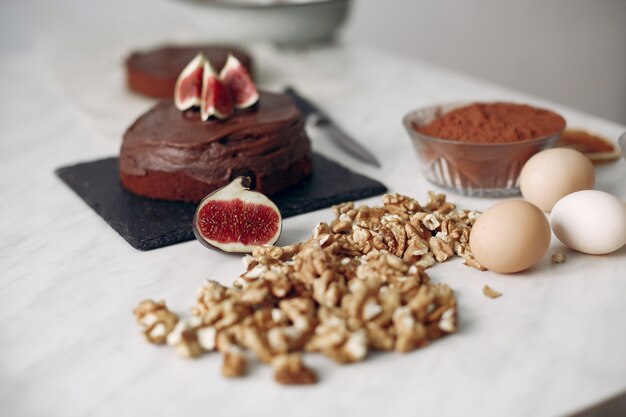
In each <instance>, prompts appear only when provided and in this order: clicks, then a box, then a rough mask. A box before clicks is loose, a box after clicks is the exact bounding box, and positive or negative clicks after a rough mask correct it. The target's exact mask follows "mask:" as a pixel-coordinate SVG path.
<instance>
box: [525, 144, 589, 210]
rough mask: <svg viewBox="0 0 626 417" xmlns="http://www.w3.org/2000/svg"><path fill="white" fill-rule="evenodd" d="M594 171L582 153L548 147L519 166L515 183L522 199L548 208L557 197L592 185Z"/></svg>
mask: <svg viewBox="0 0 626 417" xmlns="http://www.w3.org/2000/svg"><path fill="white" fill-rule="evenodd" d="M595 180H596V171H595V169H594V168H593V164H592V163H591V161H590V160H589V158H587V157H586V156H585V155H583V154H582V153H580V152H578V151H575V150H573V149H566V148H555V149H548V150H545V151H542V152H539V153H537V154H535V155H533V156H532V157H531V158H530V159H529V160H528V161H527V162H526V163H525V164H524V167H523V168H522V171H521V172H520V175H519V186H520V191H521V192H522V195H523V196H524V198H525V199H526V200H528V201H529V202H531V203H533V204H534V205H536V206H537V207H539V208H540V209H541V210H543V211H551V210H552V207H554V205H555V204H556V202H557V201H559V200H560V199H561V198H563V197H565V196H566V195H568V194H571V193H573V192H576V191H581V190H589V189H591V188H593V184H594V182H595Z"/></svg>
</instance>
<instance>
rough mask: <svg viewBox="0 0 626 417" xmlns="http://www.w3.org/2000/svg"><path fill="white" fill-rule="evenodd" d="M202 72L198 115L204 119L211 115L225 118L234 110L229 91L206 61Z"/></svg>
mask: <svg viewBox="0 0 626 417" xmlns="http://www.w3.org/2000/svg"><path fill="white" fill-rule="evenodd" d="M203 72H204V77H203V81H202V98H201V100H200V117H202V120H204V121H207V120H208V119H209V117H211V116H214V117H217V118H218V119H226V118H227V117H229V116H230V115H232V114H233V112H234V111H235V107H234V106H233V97H232V95H231V92H230V90H229V89H228V88H227V87H226V85H224V83H222V81H221V80H220V79H219V77H218V76H217V74H216V73H215V71H214V70H213V67H211V64H210V63H209V62H208V61H205V63H204V71H203Z"/></svg>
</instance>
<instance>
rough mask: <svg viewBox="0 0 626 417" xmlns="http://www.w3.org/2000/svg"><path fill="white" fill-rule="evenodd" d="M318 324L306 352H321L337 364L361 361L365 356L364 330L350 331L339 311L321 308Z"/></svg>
mask: <svg viewBox="0 0 626 417" xmlns="http://www.w3.org/2000/svg"><path fill="white" fill-rule="evenodd" d="M319 318H320V324H319V325H318V326H317V327H316V328H315V334H314V335H313V337H312V338H311V339H310V340H309V342H308V343H307V345H306V348H307V350H309V351H315V352H321V353H323V354H325V355H326V356H328V357H329V358H331V359H333V360H334V361H336V362H339V363H351V362H356V361H360V360H363V359H364V358H365V356H366V355H367V350H368V349H367V346H368V342H367V333H366V332H365V330H364V329H357V330H351V329H350V328H349V326H348V322H347V320H346V318H345V317H344V314H343V313H342V312H341V310H339V309H329V308H326V307H322V308H320V310H319Z"/></svg>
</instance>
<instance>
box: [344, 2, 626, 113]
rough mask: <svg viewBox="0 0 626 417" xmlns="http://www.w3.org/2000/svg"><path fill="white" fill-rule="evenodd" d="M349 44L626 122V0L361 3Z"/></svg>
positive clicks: (349, 29)
mask: <svg viewBox="0 0 626 417" xmlns="http://www.w3.org/2000/svg"><path fill="white" fill-rule="evenodd" d="M353 1H354V4H353V9H352V15H351V17H350V20H349V21H348V23H347V25H346V27H345V29H344V31H343V39H345V40H348V41H355V42H365V43H368V44H371V45H375V46H379V47H383V48H385V49H387V50H390V51H394V52H398V53H402V54H406V55H409V56H412V57H415V58H416V59H419V60H423V61H428V62H433V63H436V64H439V65H443V66H446V67H449V68H454V69H458V70H460V71H462V72H465V73H468V74H471V75H474V76H478V77H480V78H483V79H486V80H490V81H493V82H496V83H499V84H502V85H506V86H510V87H513V88H516V89H518V90H523V91H526V92H529V93H532V94H535V95H537V96H541V97H545V98H547V99H550V100H553V101H556V102H559V103H563V104H566V105H569V106H571V107H574V108H577V109H580V110H583V111H586V112H588V113H591V114H596V115H598V116H602V117H604V118H607V119H611V120H613V121H616V122H619V123H622V124H626V0H353Z"/></svg>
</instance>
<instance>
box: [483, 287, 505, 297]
mask: <svg viewBox="0 0 626 417" xmlns="http://www.w3.org/2000/svg"><path fill="white" fill-rule="evenodd" d="M483 294H485V297H489V298H498V297H500V296H502V293H501V292H499V291H496V290H494V289H493V288H491V287H490V286H489V285H487V284H485V285H484V286H483Z"/></svg>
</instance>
